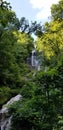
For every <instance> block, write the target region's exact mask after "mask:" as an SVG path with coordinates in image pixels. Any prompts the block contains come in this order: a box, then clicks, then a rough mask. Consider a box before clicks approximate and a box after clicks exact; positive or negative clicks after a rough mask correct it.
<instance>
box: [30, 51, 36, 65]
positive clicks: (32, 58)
mask: <svg viewBox="0 0 63 130" xmlns="http://www.w3.org/2000/svg"><path fill="white" fill-rule="evenodd" d="M31 65H32V66H36V52H35V50H32V55H31Z"/></svg>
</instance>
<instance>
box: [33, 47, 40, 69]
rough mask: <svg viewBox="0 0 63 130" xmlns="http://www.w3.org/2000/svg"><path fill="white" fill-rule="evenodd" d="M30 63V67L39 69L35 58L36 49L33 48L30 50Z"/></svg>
mask: <svg viewBox="0 0 63 130" xmlns="http://www.w3.org/2000/svg"><path fill="white" fill-rule="evenodd" d="M31 65H32V67H36V69H37V70H38V71H39V70H40V64H39V62H38V60H37V58H36V51H35V49H34V50H32V55H31Z"/></svg>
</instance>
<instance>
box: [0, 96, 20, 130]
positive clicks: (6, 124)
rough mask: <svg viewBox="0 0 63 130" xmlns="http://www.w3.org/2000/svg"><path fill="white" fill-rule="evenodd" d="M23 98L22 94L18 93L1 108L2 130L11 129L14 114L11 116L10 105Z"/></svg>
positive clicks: (0, 123) (0, 121)
mask: <svg viewBox="0 0 63 130" xmlns="http://www.w3.org/2000/svg"><path fill="white" fill-rule="evenodd" d="M21 99H22V96H21V95H20V94H18V95H17V96H15V97H13V98H11V99H10V100H9V101H8V102H7V103H6V104H5V105H3V106H2V109H1V110H0V130H10V127H11V119H12V115H11V116H10V117H9V114H8V106H9V105H11V104H13V103H14V102H15V101H19V100H21Z"/></svg>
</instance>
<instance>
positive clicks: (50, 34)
mask: <svg viewBox="0 0 63 130" xmlns="http://www.w3.org/2000/svg"><path fill="white" fill-rule="evenodd" d="M32 34H33V35H34V36H36V37H37V38H36V40H34V38H33V37H32ZM34 45H36V48H35V49H36V56H37V59H38V60H39V62H40V71H37V69H36V68H35V67H32V66H31V64H29V63H27V58H28V57H31V52H32V50H33V49H34ZM17 94H21V95H22V100H21V101H18V102H16V103H14V104H12V105H11V106H10V107H9V114H12V123H11V130H63V0H60V1H59V2H58V4H53V5H52V7H51V18H50V22H46V23H44V25H41V23H38V22H37V21H31V23H29V21H28V20H27V19H26V18H25V17H22V18H21V19H20V20H19V19H18V18H17V16H16V14H15V12H14V11H13V10H12V7H11V5H10V3H7V2H6V1H3V0H0V108H2V105H3V104H5V103H6V102H7V101H8V100H9V99H11V98H12V97H14V96H15V95H17Z"/></svg>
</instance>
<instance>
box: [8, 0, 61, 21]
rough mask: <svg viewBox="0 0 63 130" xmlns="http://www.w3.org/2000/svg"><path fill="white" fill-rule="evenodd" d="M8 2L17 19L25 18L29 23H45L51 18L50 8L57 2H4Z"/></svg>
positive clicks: (40, 0)
mask: <svg viewBox="0 0 63 130" xmlns="http://www.w3.org/2000/svg"><path fill="white" fill-rule="evenodd" d="M6 1H7V2H10V4H11V6H12V9H13V11H15V13H16V15H17V17H18V18H19V19H20V18H21V17H25V18H26V19H28V20H29V21H35V20H36V21H40V22H43V23H44V22H46V21H47V20H48V17H50V16H51V10H50V7H51V5H52V4H57V3H58V1H59V0H6Z"/></svg>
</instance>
